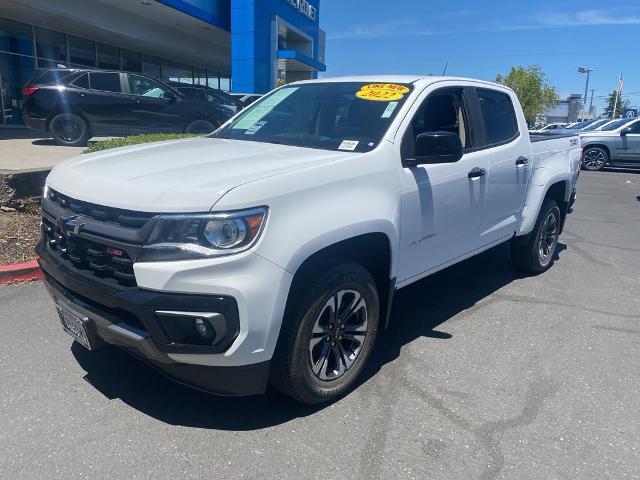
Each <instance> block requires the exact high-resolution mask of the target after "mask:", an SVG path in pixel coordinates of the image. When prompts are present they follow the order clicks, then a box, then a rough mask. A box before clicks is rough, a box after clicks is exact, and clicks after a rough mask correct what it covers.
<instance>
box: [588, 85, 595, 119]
mask: <svg viewBox="0 0 640 480" xmlns="http://www.w3.org/2000/svg"><path fill="white" fill-rule="evenodd" d="M593 92H595V90H591V101H590V102H589V115H591V109H592V108H593ZM594 120H595V115H594Z"/></svg>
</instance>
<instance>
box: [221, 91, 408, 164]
mask: <svg viewBox="0 0 640 480" xmlns="http://www.w3.org/2000/svg"><path fill="white" fill-rule="evenodd" d="M411 89H412V87H411V86H409V85H403V84H393V83H375V84H371V83H356V82H340V83H337V82H335V83H333V82H331V83H307V84H301V85H292V86H287V87H283V88H281V89H278V90H276V91H274V92H272V93H271V94H269V95H267V96H266V97H263V98H262V99H260V100H259V101H257V102H255V103H254V104H253V105H251V106H250V107H248V108H247V109H246V110H245V111H244V112H243V113H242V114H240V115H239V116H238V117H237V118H236V119H235V120H234V121H233V122H231V123H230V124H229V125H227V126H226V127H225V128H223V129H222V130H219V131H218V132H216V133H215V134H213V136H216V137H220V138H231V139H236V140H248V141H253V142H266V143H281V144H284V145H295V146H299V147H308V148H320V149H325V150H342V151H350V152H354V151H355V152H367V151H369V150H371V149H373V148H374V147H375V146H376V145H377V144H378V142H380V140H381V139H382V136H383V135H384V133H385V132H386V130H387V128H388V127H389V125H390V124H391V122H392V120H393V119H394V117H395V115H396V114H397V113H398V111H399V110H400V108H401V106H402V104H403V103H404V101H405V100H406V98H407V96H408V94H409V92H410V91H411Z"/></svg>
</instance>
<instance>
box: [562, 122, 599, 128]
mask: <svg viewBox="0 0 640 480" xmlns="http://www.w3.org/2000/svg"><path fill="white" fill-rule="evenodd" d="M591 122H593V120H585V121H583V122H578V123H576V124H574V125H571V126H570V127H565V128H570V129H576V130H577V129H580V128H582V127H586V126H587V125H589V124H590V123H591Z"/></svg>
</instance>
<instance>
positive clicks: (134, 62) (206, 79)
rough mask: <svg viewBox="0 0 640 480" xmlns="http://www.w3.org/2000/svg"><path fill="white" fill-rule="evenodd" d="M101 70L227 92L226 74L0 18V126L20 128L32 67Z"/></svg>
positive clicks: (227, 80)
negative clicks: (143, 74)
mask: <svg viewBox="0 0 640 480" xmlns="http://www.w3.org/2000/svg"><path fill="white" fill-rule="evenodd" d="M65 67H77V68H104V69H110V70H123V71H128V72H138V73H145V74H147V75H150V76H153V77H156V78H160V79H163V80H165V81H166V80H170V81H179V82H184V83H195V84H199V85H209V86H210V87H213V88H219V89H222V90H229V89H230V88H231V78H230V75H228V74H224V73H220V72H217V71H214V70H212V69H208V68H206V66H200V65H187V64H183V63H179V62H176V61H173V60H171V59H167V58H160V57H155V56H153V55H147V54H145V53H144V52H136V51H132V50H127V49H124V48H119V47H117V46H114V45H107V44H104V43H98V42H95V41H93V40H90V39H86V38H80V37H76V36H73V35H67V34H64V33H61V32H57V31H54V30H49V29H46V28H41V27H35V26H32V25H28V24H25V23H20V22H15V21H13V20H9V19H5V18H0V103H1V105H2V109H0V112H1V113H2V114H1V115H0V125H20V124H22V119H21V110H22V93H21V90H22V87H23V86H24V85H25V84H26V83H27V82H28V81H29V79H30V78H31V76H32V75H33V71H34V70H35V69H36V68H65Z"/></svg>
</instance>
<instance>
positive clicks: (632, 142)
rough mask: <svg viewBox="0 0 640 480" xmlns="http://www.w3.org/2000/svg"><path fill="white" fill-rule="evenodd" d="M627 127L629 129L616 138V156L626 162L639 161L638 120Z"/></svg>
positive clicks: (639, 135) (639, 131)
mask: <svg viewBox="0 0 640 480" xmlns="http://www.w3.org/2000/svg"><path fill="white" fill-rule="evenodd" d="M627 127H628V128H630V129H631V130H630V131H629V132H628V133H627V134H626V135H620V138H618V139H617V140H616V154H617V155H616V157H617V158H619V159H620V160H624V161H626V162H640V120H638V121H636V122H634V123H632V124H629V125H627Z"/></svg>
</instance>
